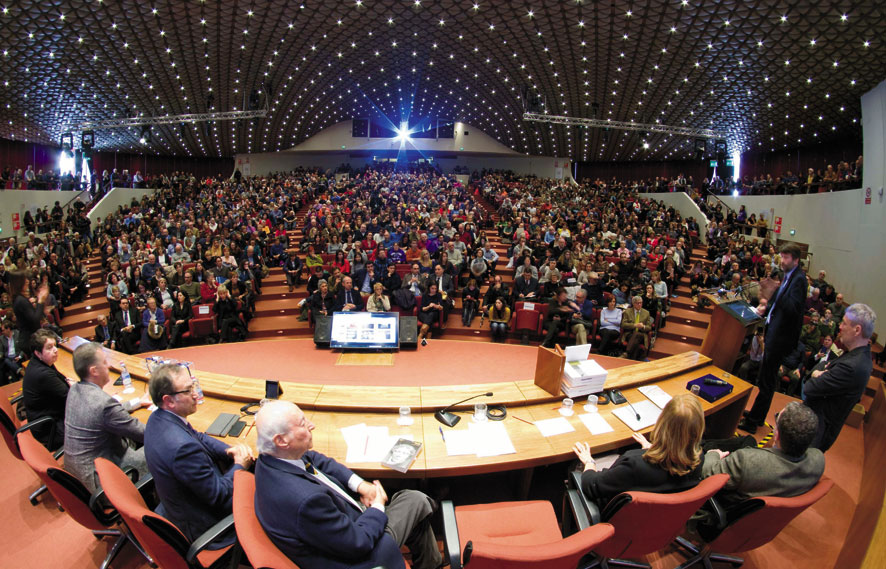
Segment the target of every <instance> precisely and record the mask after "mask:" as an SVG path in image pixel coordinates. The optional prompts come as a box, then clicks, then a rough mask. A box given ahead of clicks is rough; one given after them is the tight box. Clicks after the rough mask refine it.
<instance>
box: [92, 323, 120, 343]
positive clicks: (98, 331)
mask: <svg viewBox="0 0 886 569" xmlns="http://www.w3.org/2000/svg"><path fill="white" fill-rule="evenodd" d="M97 320H98V324H96V325H95V336H93V338H94V341H95V342H96V343H98V344H101V345H102V346H104V347H106V348H111V349H112V350H113V349H115V347H116V345H117V341H116V334H115V333H114V332H115V331H114V327H113V326H109V325H108V317H107V316H105V315H104V314H99V315H98V318H97Z"/></svg>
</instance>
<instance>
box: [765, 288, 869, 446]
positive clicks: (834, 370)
mask: <svg viewBox="0 0 886 569" xmlns="http://www.w3.org/2000/svg"><path fill="white" fill-rule="evenodd" d="M876 322H877V315H876V313H875V312H874V311H873V309H871V307H870V306H868V305H867V304H861V303H856V304H853V305H852V306H850V307H849V308H847V309H846V312H845V313H844V314H843V320H842V321H841V322H840V342H842V344H843V346H844V347H845V348H846V351H845V352H844V353H843V355H841V356H840V357H838V358H837V359H835V360H833V361H828V363H827V365H826V367H825V368H824V369H823V370H815V371H813V372H812V375H811V377H810V378H809V379H807V380H806V383H805V384H803V401H804V402H805V403H806V405H807V406H808V407H809V408H810V409H812V410H813V411H814V412H815V414H816V415H818V421H819V424H818V432H817V433H816V436H815V440H814V441H813V442H812V447H813V448H817V449H821V451H822V452H825V451H827V450H828V449H829V448H831V445H832V444H834V441H836V440H837V436H838V435H839V434H840V431H841V430H842V429H843V424H844V423H845V422H846V418H847V417H849V413H851V412H852V408H853V407H854V406H855V404H856V403H858V402H859V400H860V399H861V396H862V394H863V393H864V390H865V388H867V385H868V381H869V380H870V378H871V371H872V370H873V367H874V364H873V362H872V361H871V335H872V334H873V333H874V324H876ZM768 348H769V347H768V346H767V349H768Z"/></svg>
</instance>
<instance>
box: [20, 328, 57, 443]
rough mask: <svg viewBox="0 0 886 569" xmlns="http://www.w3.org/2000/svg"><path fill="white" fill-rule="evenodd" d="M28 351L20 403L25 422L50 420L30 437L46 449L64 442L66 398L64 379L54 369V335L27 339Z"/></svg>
mask: <svg viewBox="0 0 886 569" xmlns="http://www.w3.org/2000/svg"><path fill="white" fill-rule="evenodd" d="M29 341H30V344H31V345H30V348H29V350H28V351H29V352H30V353H31V355H32V356H33V357H32V358H31V362H30V363H29V364H28V367H27V369H26V370H25V378H24V380H23V382H22V394H23V397H24V399H23V402H24V405H25V412H26V413H27V416H28V422H32V421H36V420H37V419H41V418H43V417H50V418H51V419H52V423H48V424H43V425H40V426H38V427H35V428H34V429H33V433H34V437H35V438H36V439H37V440H38V441H40V442H41V443H43V446H45V447H46V448H48V449H49V450H55V449H57V448H59V447H60V446H62V444H64V442H65V404H66V403H67V399H68V386H69V383H68V380H67V379H66V378H65V376H64V375H62V373H61V372H60V371H58V370H57V369H55V361H56V360H57V359H58V346H56V335H55V334H54V333H53V332H51V331H49V330H38V331H37V332H36V333H34V335H33V336H31V337H30V338H29Z"/></svg>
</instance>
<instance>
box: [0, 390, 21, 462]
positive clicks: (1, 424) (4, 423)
mask: <svg viewBox="0 0 886 569" xmlns="http://www.w3.org/2000/svg"><path fill="white" fill-rule="evenodd" d="M18 383H19V384H21V382H18ZM4 387H5V386H4ZM20 426H21V425H20V424H19V421H18V416H17V415H16V414H15V409H14V408H13V406H12V403H10V402H9V397H7V396H6V395H5V394H3V395H0V434H2V435H3V442H5V443H6V446H7V448H9V452H11V453H12V456H14V457H15V458H17V459H18V460H22V453H21V452H19V450H18V446H17V445H16V444H15V430H16V429H18V428H19V427H20Z"/></svg>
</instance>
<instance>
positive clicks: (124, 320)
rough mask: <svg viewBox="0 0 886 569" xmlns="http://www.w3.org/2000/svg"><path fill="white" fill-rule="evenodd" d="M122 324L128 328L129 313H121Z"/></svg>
mask: <svg viewBox="0 0 886 569" xmlns="http://www.w3.org/2000/svg"><path fill="white" fill-rule="evenodd" d="M123 322H125V323H126V325H127V326H129V311H128V310H127V311H125V312H123Z"/></svg>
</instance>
